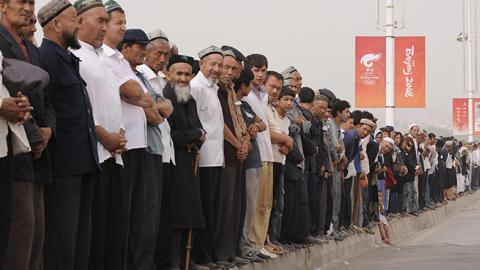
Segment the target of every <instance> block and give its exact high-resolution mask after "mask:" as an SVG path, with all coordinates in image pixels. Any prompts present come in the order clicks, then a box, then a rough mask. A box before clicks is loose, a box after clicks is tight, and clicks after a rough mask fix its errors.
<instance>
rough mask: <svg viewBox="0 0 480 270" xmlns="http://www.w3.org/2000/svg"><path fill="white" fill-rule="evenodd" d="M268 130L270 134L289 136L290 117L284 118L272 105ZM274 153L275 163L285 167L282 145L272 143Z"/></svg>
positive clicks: (269, 110) (269, 111) (269, 108)
mask: <svg viewBox="0 0 480 270" xmlns="http://www.w3.org/2000/svg"><path fill="white" fill-rule="evenodd" d="M267 117H268V122H267V125H268V129H269V130H270V134H271V133H273V132H276V133H281V134H284V135H287V136H288V127H290V120H289V119H288V117H286V116H285V117H282V116H280V114H279V113H278V111H277V110H276V109H275V108H274V107H273V106H271V105H268V109H267ZM271 145H272V152H273V162H277V163H282V165H285V160H286V157H285V155H284V154H282V153H280V145H279V144H278V143H271Z"/></svg>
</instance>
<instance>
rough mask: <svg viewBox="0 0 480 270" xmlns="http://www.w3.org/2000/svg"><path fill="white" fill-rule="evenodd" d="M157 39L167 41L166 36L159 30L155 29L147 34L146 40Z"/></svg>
mask: <svg viewBox="0 0 480 270" xmlns="http://www.w3.org/2000/svg"><path fill="white" fill-rule="evenodd" d="M157 38H162V39H165V40H166V41H169V39H168V36H167V35H166V34H165V33H164V32H163V31H162V30H160V29H155V30H153V31H152V32H150V33H148V40H150V41H152V40H155V39H157Z"/></svg>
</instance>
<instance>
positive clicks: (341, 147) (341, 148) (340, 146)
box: [336, 144, 345, 153]
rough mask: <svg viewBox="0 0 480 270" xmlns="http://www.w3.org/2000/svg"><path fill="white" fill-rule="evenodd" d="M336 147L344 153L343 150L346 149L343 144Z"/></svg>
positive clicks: (338, 151) (339, 151)
mask: <svg viewBox="0 0 480 270" xmlns="http://www.w3.org/2000/svg"><path fill="white" fill-rule="evenodd" d="M336 149H337V153H342V152H343V150H345V148H344V147H343V145H342V144H339V145H337V147H336Z"/></svg>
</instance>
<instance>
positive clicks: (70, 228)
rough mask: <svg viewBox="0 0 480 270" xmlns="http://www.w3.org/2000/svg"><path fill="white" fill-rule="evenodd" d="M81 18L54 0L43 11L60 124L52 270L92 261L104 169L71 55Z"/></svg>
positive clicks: (51, 199) (49, 227) (62, 0)
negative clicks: (96, 197)
mask: <svg viewBox="0 0 480 270" xmlns="http://www.w3.org/2000/svg"><path fill="white" fill-rule="evenodd" d="M76 18H77V11H76V9H75V8H74V7H73V6H72V5H71V4H70V2H68V1H67V0H52V1H50V2H48V3H47V4H46V5H45V6H43V7H42V8H41V9H40V10H39V12H38V20H39V23H40V25H41V26H42V27H43V33H44V36H45V38H44V39H43V41H42V45H41V46H40V48H39V51H40V56H41V57H42V61H43V67H44V69H45V70H46V71H47V72H48V74H49V75H50V83H49V84H48V86H47V90H48V92H49V95H50V97H51V101H52V104H53V107H54V109H55V117H56V123H57V132H56V134H55V137H54V138H52V140H51V142H50V146H49V150H50V153H51V158H52V174H53V183H52V184H50V185H47V186H46V187H45V209H46V211H45V212H46V215H45V220H46V221H45V223H46V234H45V239H46V241H45V252H44V254H45V268H46V269H71V267H72V265H73V264H74V263H73V261H69V260H68V259H67V258H70V256H72V257H73V258H75V260H74V261H75V263H76V264H77V265H78V264H83V265H86V263H87V262H88V255H89V252H88V250H89V249H85V247H88V248H89V246H90V239H91V234H90V231H91V229H90V226H91V225H90V219H91V218H92V217H91V211H92V210H91V209H92V204H93V181H94V176H95V174H97V173H99V171H100V166H99V161H98V151H97V137H96V134H95V124H94V120H93V112H92V106H91V104H90V100H89V96H88V93H87V90H86V88H85V83H84V81H83V79H82V77H81V76H80V73H79V62H80V60H79V58H77V57H76V56H75V55H74V54H72V53H70V51H68V48H72V49H78V48H79V47H80V44H79V43H78V40H77V38H76V33H77V32H78V25H77V22H76ZM102 168H103V169H105V170H106V169H107V168H106V167H102ZM76 247H77V248H76ZM72 251H73V253H72ZM73 254H74V255H73ZM78 269H82V268H81V267H79V268H78ZM83 269H85V268H83Z"/></svg>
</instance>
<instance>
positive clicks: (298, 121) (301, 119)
mask: <svg viewBox="0 0 480 270" xmlns="http://www.w3.org/2000/svg"><path fill="white" fill-rule="evenodd" d="M305 121H306V119H305V117H303V115H300V116H298V117H296V118H293V119H292V122H293V123H294V124H297V125H299V126H303V124H304V123H305Z"/></svg>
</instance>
